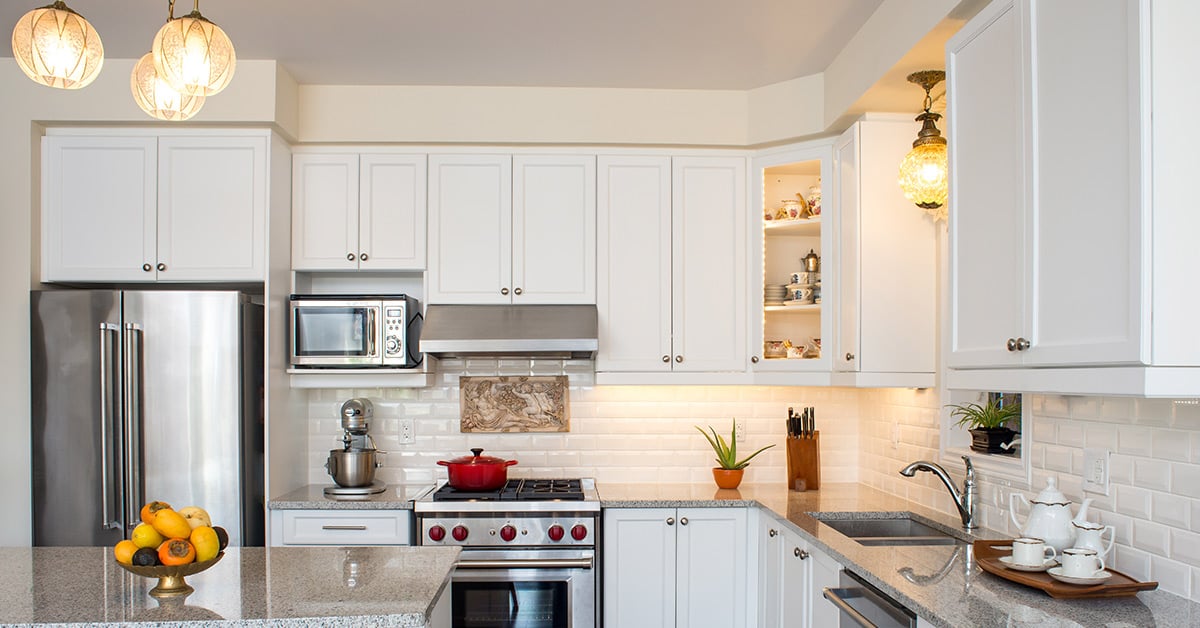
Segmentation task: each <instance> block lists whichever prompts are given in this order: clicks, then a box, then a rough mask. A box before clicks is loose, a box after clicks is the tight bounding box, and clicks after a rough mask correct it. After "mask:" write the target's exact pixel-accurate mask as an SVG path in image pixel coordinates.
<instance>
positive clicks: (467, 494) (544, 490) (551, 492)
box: [432, 479, 584, 502]
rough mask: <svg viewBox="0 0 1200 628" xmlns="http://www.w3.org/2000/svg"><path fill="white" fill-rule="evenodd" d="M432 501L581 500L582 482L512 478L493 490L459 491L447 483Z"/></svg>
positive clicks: (433, 496) (435, 493) (582, 495)
mask: <svg viewBox="0 0 1200 628" xmlns="http://www.w3.org/2000/svg"><path fill="white" fill-rule="evenodd" d="M432 498H433V501H436V502H441V501H582V500H583V499H584V494H583V486H582V482H581V481H580V480H577V479H570V480H534V479H512V480H509V481H508V482H507V483H506V484H505V485H504V486H503V487H502V488H500V489H497V490H494V491H461V490H458V489H456V488H452V487H451V486H450V485H449V484H446V485H443V486H442V487H441V488H439V489H438V490H437V491H435V492H434V493H433V495H432Z"/></svg>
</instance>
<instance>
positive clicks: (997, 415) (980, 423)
mask: <svg viewBox="0 0 1200 628" xmlns="http://www.w3.org/2000/svg"><path fill="white" fill-rule="evenodd" d="M946 407H947V408H952V410H950V417H951V418H956V419H958V422H957V423H955V425H957V426H959V427H966V428H968V429H967V431H968V432H970V433H971V449H972V450H974V451H978V452H982V453H987V454H1007V453H1012V452H1013V451H1014V450H1013V449H1004V448H1003V447H1002V446H1003V445H1006V444H1008V443H1009V442H1011V441H1012V440H1013V439H1014V438H1016V437H1017V432H1016V431H1014V430H1013V429H1012V428H1013V427H1019V426H1020V425H1021V403H1020V402H1019V401H1017V402H1012V401H1009V402H1007V403H1006V402H1005V400H1004V398H1003V397H1001V396H999V395H989V396H988V400H987V402H986V404H985V405H979V404H977V403H958V404H950V405H947V406H946Z"/></svg>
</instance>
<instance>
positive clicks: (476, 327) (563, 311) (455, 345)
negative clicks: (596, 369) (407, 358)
mask: <svg viewBox="0 0 1200 628" xmlns="http://www.w3.org/2000/svg"><path fill="white" fill-rule="evenodd" d="M597 329H598V325H597V315H596V306H595V305H430V306H428V307H427V308H425V325H424V327H422V329H421V342H420V349H421V351H422V352H423V353H427V354H430V355H432V356H435V357H442V358H464V357H493V358H501V357H506V358H561V359H566V358H573V359H592V358H594V357H596V349H597V348H598V347H599V342H598V341H597Z"/></svg>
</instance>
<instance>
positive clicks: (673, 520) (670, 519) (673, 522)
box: [667, 517, 675, 526]
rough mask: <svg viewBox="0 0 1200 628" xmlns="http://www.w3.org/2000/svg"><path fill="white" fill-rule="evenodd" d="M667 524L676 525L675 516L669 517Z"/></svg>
mask: <svg viewBox="0 0 1200 628" xmlns="http://www.w3.org/2000/svg"><path fill="white" fill-rule="evenodd" d="M667 525H669V526H673V525H675V517H667Z"/></svg>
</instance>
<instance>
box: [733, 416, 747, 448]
mask: <svg viewBox="0 0 1200 628" xmlns="http://www.w3.org/2000/svg"><path fill="white" fill-rule="evenodd" d="M733 423H734V425H736V426H737V441H736V442H738V443H744V442H746V419H734V422H733Z"/></svg>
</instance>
